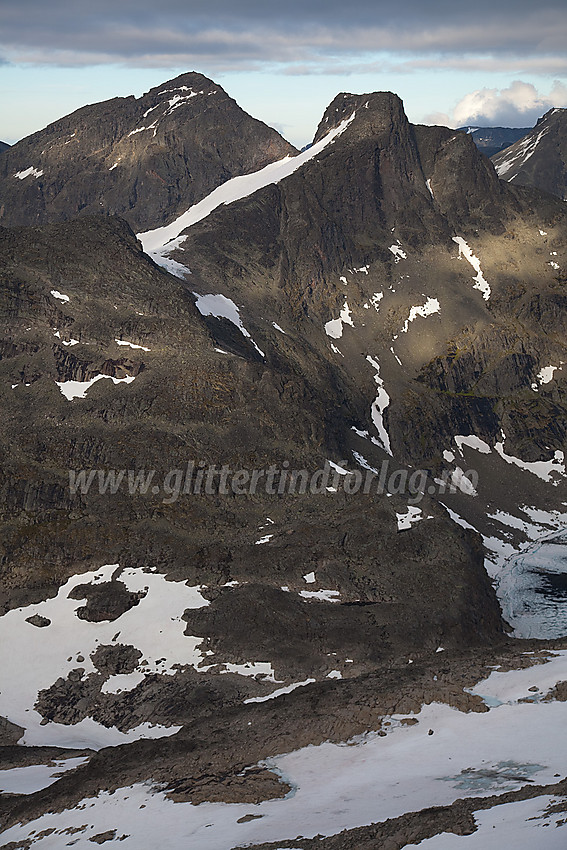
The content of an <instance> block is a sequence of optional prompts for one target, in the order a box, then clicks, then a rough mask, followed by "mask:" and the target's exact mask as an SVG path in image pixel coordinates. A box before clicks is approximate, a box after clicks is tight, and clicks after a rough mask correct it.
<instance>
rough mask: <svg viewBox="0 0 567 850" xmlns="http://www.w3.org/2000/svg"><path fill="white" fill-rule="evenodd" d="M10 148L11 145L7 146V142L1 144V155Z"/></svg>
mask: <svg viewBox="0 0 567 850" xmlns="http://www.w3.org/2000/svg"><path fill="white" fill-rule="evenodd" d="M9 147H10V145H9V144H7V143H6V142H0V153H3V152H4V151H7V150H8V148H9Z"/></svg>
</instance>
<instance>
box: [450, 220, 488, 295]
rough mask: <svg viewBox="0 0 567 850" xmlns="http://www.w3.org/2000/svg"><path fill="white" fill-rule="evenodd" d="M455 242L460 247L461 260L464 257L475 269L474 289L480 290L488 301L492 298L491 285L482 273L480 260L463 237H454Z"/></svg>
mask: <svg viewBox="0 0 567 850" xmlns="http://www.w3.org/2000/svg"><path fill="white" fill-rule="evenodd" d="M453 242H456V243H457V245H458V246H459V259H461V257H464V258H465V260H467V262H469V263H470V264H471V266H472V267H473V269H474V270H475V272H476V275H475V277H473V280H474V281H475V285H474V287H473V289H478V290H480V291H481V292H482V297H483V298H484V300H485V301H488V299H489V298H490V291H491V290H490V284H489V283H488V282H487V281H486V280H485V279H484V275H483V273H482V269H481V267H480V260H479V259H478V257H476V256H475V255H474V254H473V252H472V250H471V249H470V247H469V246H468V245H467V243H466V242H465V240H464V239H463V238H462V236H453Z"/></svg>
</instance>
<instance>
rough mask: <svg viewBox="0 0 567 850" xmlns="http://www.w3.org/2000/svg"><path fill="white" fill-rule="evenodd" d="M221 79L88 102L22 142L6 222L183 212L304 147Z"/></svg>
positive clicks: (150, 219) (11, 173) (183, 81)
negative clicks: (252, 111) (240, 100)
mask: <svg viewBox="0 0 567 850" xmlns="http://www.w3.org/2000/svg"><path fill="white" fill-rule="evenodd" d="M295 153H297V151H296V149H295V148H294V147H293V146H292V145H290V144H289V143H288V142H286V141H285V140H284V139H283V138H282V137H281V136H280V135H279V133H277V132H276V130H273V129H272V128H271V127H268V126H267V125H266V124H264V123H262V122H261V121H258V120H256V119H255V118H252V117H251V116H250V115H248V114H247V113H246V112H244V110H243V109H241V108H240V107H239V106H238V104H237V103H236V101H235V100H233V99H232V98H231V97H229V96H228V95H227V93H226V92H225V91H224V90H223V89H222V88H221V87H220V86H217V85H216V84H215V83H214V82H213V81H212V80H209V79H208V78H207V77H205V76H203V75H202V74H198V73H195V72H191V73H187V74H181V75H180V76H178V77H176V78H174V79H173V80H169V81H167V82H165V83H163V84H161V85H159V86H155V87H154V88H152V89H150V91H148V92H147V93H146V94H144V95H142V97H140V98H135V97H134V96H130V97H125V98H114V99H112V100H108V101H104V102H102V103H97V104H93V105H90V106H85V107H83V108H82V109H79V110H77V111H76V112H73V113H72V114H70V115H67V116H65V117H64V118H61V119H60V120H58V121H56V122H54V123H53V124H50V125H49V126H48V127H46V128H45V129H44V130H41V131H39V132H38V133H34V134H33V135H32V136H29V137H28V138H26V139H23V140H22V141H20V142H18V143H17V144H16V145H14V146H13V147H12V148H10V149H9V150H8V151H6V153H5V155H4V156H3V157H2V165H1V166H0V224H3V225H8V226H9V225H32V224H41V223H49V222H57V221H64V220H67V219H70V218H74V217H76V216H78V215H84V214H100V213H103V214H115V213H116V214H119V215H123V216H124V217H125V218H126V219H127V220H128V222H129V223H130V225H131V226H132V227H134V228H135V229H137V230H143V229H147V228H149V227H157V226H159V225H162V224H165V223H167V222H168V221H170V220H172V219H174V218H175V217H176V216H177V215H179V214H180V213H181V212H184V211H185V210H186V209H187V208H188V207H190V206H191V205H192V204H194V203H196V202H198V201H199V200H201V198H203V197H205V196H206V195H208V194H209V192H211V191H212V190H213V189H214V188H215V187H216V186H218V185H220V184H221V183H224V182H225V181H226V180H229V179H230V178H231V177H235V176H237V175H241V174H246V173H248V172H250V171H255V170H257V169H259V168H263V167H264V166H265V165H268V164H269V163H271V162H273V161H274V160H277V159H281V158H282V157H284V156H287V155H294V154H295Z"/></svg>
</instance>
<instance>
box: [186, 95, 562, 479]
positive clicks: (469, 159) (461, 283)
mask: <svg viewBox="0 0 567 850" xmlns="http://www.w3.org/2000/svg"><path fill="white" fill-rule="evenodd" d="M353 113H356V114H355V118H354V119H353V120H352V122H351V123H350V124H349V126H348V127H347V129H346V130H345V131H344V132H343V134H342V135H340V136H338V137H337V138H336V139H335V140H334V142H333V143H332V144H331V145H329V146H328V147H327V148H325V149H324V151H323V152H322V153H321V154H319V155H318V156H317V157H316V159H314V160H312V161H310V162H308V163H307V164H306V165H305V166H303V168H301V169H300V170H299V171H297V172H296V173H295V174H293V175H292V176H291V177H289V178H288V179H286V180H285V181H283V182H282V183H280V184H278V185H277V186H273V187H272V186H270V187H267V188H266V189H264V190H261V191H260V192H257V193H256V194H255V195H254V196H252V197H251V198H248V199H244V200H243V201H241V202H238V203H235V204H232V205H231V206H229V207H225V208H223V209H222V210H218V211H217V212H215V213H214V214H213V215H211V216H210V217H209V218H208V219H206V220H204V221H202V222H200V223H199V224H197V225H194V226H193V227H192V228H190V229H189V230H188V231H187V239H186V241H185V242H183V245H182V248H183V251H179V253H178V254H175V253H173V254H172V256H173V257H177V259H179V260H180V261H183V260H184V261H185V262H187V258H190V264H191V268H192V272H193V275H192V284H194V285H196V288H198V289H199V288H200V287H202V289H201V291H207V292H209V291H211V290H213V291H222V292H225V293H226V294H227V295H230V296H231V297H233V298H234V299H235V300H236V301H237V302H238V303H245V304H246V303H247V302H248V304H249V305H250V311H251V312H255V313H258V312H260V313H261V314H262V315H265V314H266V313H268V312H269V313H270V314H271V315H275V316H278V317H280V318H281V317H284V316H286V314H291V315H292V316H293V322H299V323H300V327H301V328H302V333H304V334H305V335H308V336H309V338H310V340H311V341H312V344H313V345H314V346H315V347H318V350H319V351H320V352H321V355H322V356H324V354H323V352H324V351H325V350H326V351H327V352H328V353H327V356H328V357H329V359H330V360H331V361H332V362H334V364H335V366H334V368H335V371H336V373H337V374H341V375H342V374H344V373H345V372H347V373H348V375H349V380H350V381H351V382H352V383H353V384H354V385H356V386H357V387H358V391H359V394H360V395H366V397H367V398H368V404H370V402H371V394H372V389H371V385H369V384H368V376H366V374H365V372H364V371H363V370H361V366H360V364H361V357H363V358H366V356H367V355H368V354H369V353H372V357H375V358H377V360H378V361H379V363H380V370H381V371H380V374H381V376H383V377H384V380H385V385H386V388H388V385H389V381H391V384H390V387H391V392H390V391H389V392H390V397H391V401H390V404H389V406H388V408H387V411H386V414H385V417H386V419H385V421H386V427H388V428H389V429H390V433H391V443H392V449H393V453H394V455H395V456H397V457H398V458H403V459H404V460H405V461H406V462H408V463H412V464H415V465H418V464H425V465H426V467H427V468H429V469H432V470H433V469H434V467H435V463H436V461H435V458H436V457H438V456H439V449H438V447H439V445H440V442H443V441H445V442H446V444H449V443H450V442H451V440H452V437H453V435H455V434H458V433H464V434H469V433H475V434H478V435H479V436H481V435H482V436H484V437H485V438H486V439H488V440H489V441H492V443H493V442H494V440H495V439H496V438H497V435H498V434H499V432H500V430H501V429H502V427H503V425H504V423H506V426H507V427H506V433H510V434H512V430H513V433H514V434H516V435H517V438H518V443H516V448H518V451H519V446H520V445H521V446H522V451H524V452H527V454H526V455H522V456H526V457H527V456H529V457H531V458H533V459H537V458H538V457H539V458H540V459H546V460H548V459H549V457H550V456H552V455H553V452H554V451H555V450H560V449H562V447H563V441H564V436H565V431H564V427H563V424H562V423H563V421H564V420H565V412H564V408H563V404H564V401H563V389H562V388H561V389H556V388H555V386H556V385H554V386H553V388H552V390H553V393H554V396H553V405H554V407H553V409H554V411H555V415H556V417H557V418H556V420H555V422H556V424H555V425H554V426H553V427H551V426H550V424H549V423H550V419H549V415H550V410H551V408H549V406H548V405H549V401H550V400H548V399H547V395H548V393H549V392H551V389H548V388H547V386H542V388H541V389H539V388H538V394H537V395H536V393H535V391H534V390H533V385H534V384H535V385H536V387H538V379H537V374H538V372H539V370H540V369H541V368H542V367H544V365H547V364H548V363H556V362H557V363H559V362H560V361H564V360H565V359H566V352H565V350H564V346H563V343H562V339H563V337H564V331H563V329H562V328H563V318H562V316H564V311H563V306H562V305H563V300H564V296H563V291H562V287H563V284H564V278H565V273H564V271H563V270H562V268H563V267H564V265H565V259H564V258H565V253H564V252H565V248H566V232H565V230H566V214H565V209H564V205H563V204H562V203H561V202H559V201H556V200H554V199H551V198H547V197H546V198H544V197H542V196H540V195H538V194H537V193H533V192H529V191H527V190H526V189H522V188H518V189H516V188H515V186H514V185H512V186H510V187H508V186H507V185H506V184H504V183H503V182H502V181H499V180H498V177H497V175H496V174H495V171H494V169H493V167H492V166H491V163H490V162H489V161H488V160H487V159H486V158H485V157H484V156H482V155H481V154H480V153H479V151H478V150H477V148H476V146H475V145H474V143H473V140H472V138H471V136H470V134H465V133H456V132H453V131H451V130H448V129H446V128H441V127H422V126H417V127H413V126H411V125H410V124H409V122H408V121H407V118H406V117H405V114H404V112H403V106H402V104H401V101H400V100H399V98H397V97H396V96H395V95H392V94H389V93H386V94H374V95H345V94H342V95H339V96H338V97H337V98H336V99H335V101H333V103H332V104H331V106H330V107H329V109H328V110H327V112H326V114H325V116H324V119H323V121H322V123H321V124H320V126H319V129H318V130H317V134H316V136H315V141H318V140H320V139H321V138H323V137H324V135H325V133H326V132H327V129H328V128H333V127H337V126H339V125H340V123H341V122H342V121H344V120H345V119H348V118H350V117H351V116H352V114H353ZM259 221H262V222H263V224H264V226H263V228H262V230H260V229H259V228H258V227H257V222H259ZM454 237H456V238H460V239H464V240H467V239H468V240H469V241H470V245H471V246H472V247H471V248H470V250H471V252H472V253H473V254H475V257H476V261H478V262H479V263H481V264H482V269H483V273H484V275H485V276H486V279H487V280H488V281H490V286H491V292H490V296H489V298H484V297H483V296H482V295H481V294H480V293H479V292H476V293H475V292H474V288H478V286H476V287H475V283H474V281H475V280H476V278H475V269H474V268H473V266H471V264H470V263H469V262H468V261H467V260H466V259H464V257H461V255H460V253H459V249H458V248H457V246H456V245H455V240H454ZM392 243H394V249H395V251H397V250H399V248H401V247H403V252H404V254H405V255H406V256H405V257H404V258H401V257H400V256H399V255H397V256H396V255H395V254H394V255H393V254H392ZM244 244H246V255H244V254H243V252H242V246H243V245H244ZM467 244H468V243H467ZM396 246H398V247H396ZM475 252H476V253H475ZM554 252H555V253H554ZM477 254H478V256H477ZM459 257H461V259H459ZM478 258H480V260H479V259H478ZM360 267H363V272H364V273H360V272H357V273H355V272H354V271H353V270H356V269H359V268H360ZM364 270H365V271H364ZM527 275H529V280H528V278H527ZM205 287H206V288H205ZM259 290H261V295H260V294H259ZM252 293H253V294H252ZM376 293H378V294H379V295H378V297H380V298H381V299H382V300H380V301H379V302H377V301H374V302H373V300H372V299H373V298H374V299H375V298H376V297H377V296H376ZM427 297H430V298H431V299H432V298H435V299H436V300H437V305H436V308H438V311H439V316H438V317H437V316H436V317H435V318H433V317H431V318H428V319H421V318H420V319H416V320H415V322H412V323H411V324H410V322H409V321H406V323H405V329H404V319H406V320H407V319H408V316H410V315H411V310H412V309H414V308H415V305H423V303H424V301H426V298H427ZM345 300H347V301H348V306H349V309H350V310H351V311H352V317H351V321H353V323H354V326H355V328H356V331H351V330H350V328H349V327H348V326H345V328H344V335H343V337H341V340H340V341H338V342H337V343H336V346H338V347H339V349H340V353H342V355H344V356H343V357H342V358H341V357H340V355H339V356H337V355H336V354H335V353H330V352H329V343H330V342H333V340H332V339H331V340H329V338H328V337H327V336H326V335H325V333H324V331H323V326H324V324H325V322H327V321H328V320H329V319H332V318H336V316H338V315H339V311H340V309H341V308H342V307H343V305H344V303H345ZM433 303H434V302H433ZM372 304H374V307H371V306H370V305H372ZM260 305H261V307H260ZM278 321H280V319H279V318H278ZM401 329H402V330H401ZM552 329H553V330H552ZM343 340H344V341H343ZM412 340H414V341H416V342H417V344H415V342H414V343H412ZM394 351H395V354H397V355H398V358H399V360H400V361H401V362H398V363H396V362H394V357H393V356H392V354H393V353H394ZM456 355H457V356H456ZM402 364H403V366H402ZM558 380H560V381H561V380H562V378H561V377H560V376H558ZM561 386H562V385H561ZM534 406H535V408H537V409H538V410H539V413H536V412H535V408H534ZM358 407H360V405H359V406H358ZM526 407H529V409H530V410H531V411H532V413H533V416H535V417H536V418H539V417H541V422H542V423H543V422H545V423H546V424H545V426H544V427H543V428H542V429H540V428H537V427H535V421H534V418H533V416H531V415H530V417H526V418H525V423H526V429H529V435H530V436H529V437H528V433H527V430H526V429H521V428H520V430H518V429H519V427H520V426H519V422H518V416H517V411H518V410H521V409H526ZM544 410H545V411H546V412H544ZM560 411H561V412H560ZM509 417H512V418H513V419H514V421H516V422H517V423H518V424H517V425H516V427H515V428H514V429H511V427H510V422H509ZM367 419H368V413H366V421H367ZM528 422H529V425H528ZM360 427H363V428H366V427H367V425H366V424H364V425H361V426H360ZM459 429H460V430H459ZM536 435H537V436H536ZM510 439H511V440H514V439H515V438H514V437H512V436H511V437H510ZM510 445H511V449H510V450H511V451H512V449H513V448H514V443H513V442H511V443H510ZM538 453H539V454H538Z"/></svg>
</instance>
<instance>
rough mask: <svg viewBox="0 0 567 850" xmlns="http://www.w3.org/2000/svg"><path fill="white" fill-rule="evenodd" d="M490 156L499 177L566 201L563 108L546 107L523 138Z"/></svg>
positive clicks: (566, 113) (566, 140)
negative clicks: (545, 110)
mask: <svg viewBox="0 0 567 850" xmlns="http://www.w3.org/2000/svg"><path fill="white" fill-rule="evenodd" d="M492 159H493V162H494V166H495V168H496V171H497V173H498V175H499V177H501V178H502V180H507V181H508V182H512V181H514V185H515V186H535V187H536V188H538V189H543V190H544V191H545V192H551V193H552V194H553V195H558V196H559V197H560V198H562V199H563V200H567V109H550V110H549V112H547V113H546V114H545V115H544V116H543V117H542V118H540V119H539V121H538V122H537V124H536V126H535V127H534V128H533V129H532V130H530V132H529V133H527V134H526V135H525V136H524V138H523V139H520V140H519V141H518V142H516V143H515V144H513V145H511V147H509V148H506V149H505V150H503V151H501V153H498V154H496V155H495V156H494V157H493V158H492Z"/></svg>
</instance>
